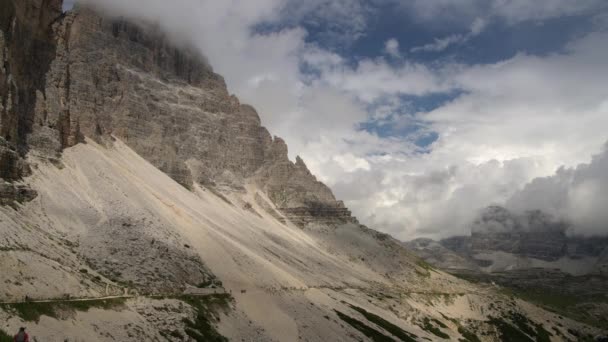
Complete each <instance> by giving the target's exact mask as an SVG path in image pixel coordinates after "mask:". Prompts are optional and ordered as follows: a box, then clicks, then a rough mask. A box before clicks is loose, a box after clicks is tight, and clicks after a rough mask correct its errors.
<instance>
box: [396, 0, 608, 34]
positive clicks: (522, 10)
mask: <svg viewBox="0 0 608 342" xmlns="http://www.w3.org/2000/svg"><path fill="white" fill-rule="evenodd" d="M392 1H393V2H394V3H396V4H398V5H399V6H401V7H402V8H403V9H404V11H405V13H410V14H411V17H412V18H413V19H415V20H419V21H424V22H427V23H433V24H434V25H438V26H445V25H456V26H460V27H464V26H465V25H469V24H470V23H471V21H472V20H474V19H475V18H479V17H481V18H498V19H501V20H505V21H506V22H507V23H509V24H517V23H520V22H523V21H528V20H536V21H542V20H546V19H551V18H558V17H563V16H573V15H582V14H595V13H597V12H598V9H600V8H603V9H606V8H607V4H606V2H605V1H604V0H582V1H571V0H544V1H529V0H392Z"/></svg>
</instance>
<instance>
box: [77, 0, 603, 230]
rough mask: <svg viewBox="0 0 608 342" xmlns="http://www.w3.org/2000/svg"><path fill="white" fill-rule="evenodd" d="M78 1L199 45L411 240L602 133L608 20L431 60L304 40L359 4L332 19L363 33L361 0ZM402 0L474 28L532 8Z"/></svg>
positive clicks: (505, 192)
mask: <svg viewBox="0 0 608 342" xmlns="http://www.w3.org/2000/svg"><path fill="white" fill-rule="evenodd" d="M82 1H83V2H88V3H91V4H94V5H96V6H100V7H103V8H105V9H106V10H109V11H111V12H112V13H115V14H117V15H122V16H132V17H143V18H144V19H147V20H152V21H156V22H158V23H159V24H160V25H161V26H162V27H163V28H164V29H165V30H166V31H167V32H168V33H170V34H171V35H173V36H174V37H177V38H180V39H181V40H183V41H186V42H189V43H190V44H193V45H194V46H195V47H198V48H199V49H200V50H201V51H202V52H203V53H204V54H205V56H206V57H207V58H208V60H209V62H210V64H211V65H212V66H213V68H214V69H215V70H216V71H217V72H218V73H220V74H222V75H223V76H224V77H225V79H226V81H227V84H228V86H229V90H230V91H231V92H233V93H235V94H236V95H238V96H239V98H240V99H241V100H242V102H245V103H250V104H252V105H254V106H255V107H256V108H257V109H258V111H259V113H260V115H261V117H262V121H263V123H264V125H266V126H267V127H268V128H269V129H270V130H271V132H272V133H273V134H277V135H280V136H282V137H284V138H285V139H286V141H287V143H288V145H289V148H290V155H291V156H292V157H295V155H296V154H299V155H301V156H302V157H303V159H304V160H305V161H306V163H307V164H308V166H309V168H310V169H311V171H313V172H314V173H315V174H317V175H318V176H319V178H320V179H321V180H323V181H324V182H326V183H327V184H328V185H330V186H331V187H332V188H333V189H334V191H335V192H336V194H337V196H338V197H340V198H342V199H344V200H346V203H347V205H348V206H349V207H351V208H352V209H353V212H354V213H355V214H356V215H357V216H358V217H359V218H360V220H361V221H362V222H364V223H366V224H368V225H370V226H372V227H374V228H376V229H379V230H383V231H385V232H389V233H392V234H393V235H395V236H396V237H397V238H401V239H404V240H409V239H412V238H414V237H419V236H426V237H445V236H449V235H453V234H459V233H464V232H466V231H468V229H469V226H468V225H469V223H470V222H471V220H472V219H473V218H474V216H475V214H476V213H477V210H479V209H480V208H483V207H485V206H487V205H489V204H492V203H497V204H504V203H505V201H507V200H508V199H509V198H512V197H513V196H515V194H516V193H517V192H518V191H519V190H521V189H522V188H524V186H525V185H526V184H527V183H528V182H529V181H530V180H531V179H534V178H537V177H547V176H550V175H552V174H553V173H554V171H555V169H556V168H557V167H558V166H560V165H565V166H566V168H568V167H574V166H575V165H577V164H579V163H582V162H585V161H586V158H588V157H589V156H590V155H591V152H590V151H596V150H597V147H598V146H600V145H601V144H603V143H604V142H605V141H606V139H607V138H608V137H607V136H606V135H607V133H606V132H605V129H606V127H608V88H607V87H605V80H606V76H607V75H606V72H605V70H608V45H607V44H606V42H607V41H608V36H607V34H606V33H605V32H596V33H592V34H588V35H586V36H584V37H579V38H577V39H576V40H573V41H572V42H571V44H570V45H569V46H567V48H566V49H565V50H564V51H562V52H560V53H556V54H551V55H547V56H541V57H539V56H531V55H523V54H520V55H517V56H515V57H513V58H511V59H509V60H505V61H501V62H498V63H493V64H484V65H458V64H450V63H445V64H441V65H435V64H434V65H428V64H422V63H420V62H413V61H410V60H407V59H406V58H403V57H402V58H399V59H398V60H399V63H390V62H389V61H387V60H386V59H385V56H380V57H377V58H360V59H358V60H356V61H352V60H349V58H348V56H342V55H340V54H338V53H336V52H335V51H333V50H332V49H328V48H324V47H322V46H320V44H317V43H314V42H310V41H308V40H307V37H309V36H310V34H311V33H310V32H307V31H306V30H305V29H304V28H303V26H302V25H300V24H299V23H300V22H301V21H306V22H307V23H308V24H309V25H310V23H311V22H312V23H314V22H315V21H318V23H319V25H320V26H319V27H330V28H329V30H332V29H331V21H332V18H334V17H335V18H336V19H339V18H347V17H349V16H351V17H353V18H356V20H353V22H354V24H353V25H351V26H350V27H347V25H349V24H343V23H341V22H342V19H339V20H335V21H334V22H335V23H339V24H336V25H338V26H340V28H338V29H335V30H333V32H337V33H338V34H340V32H342V33H344V32H358V33H357V34H363V35H364V34H365V33H364V30H365V27H366V25H367V22H366V15H367V16H368V17H369V13H370V12H369V10H370V9H369V8H368V7H367V6H363V5H361V6H358V5H353V4H357V3H362V1H358V0H342V1H338V2H332V1H329V0H315V1H311V2H301V1H300V2H297V3H296V2H295V1H291V0H258V1H251V0H226V1H211V0H175V1H171V2H168V1H166V0H146V1H144V0H132V1H123V0H82ZM391 1H399V0H391ZM591 2H593V1H591ZM370 3H374V1H372V2H370ZM408 3H410V5H411V6H415V11H417V12H416V13H418V14H421V13H427V12H428V13H435V14H434V15H436V17H435V18H441V19H442V20H443V18H448V17H451V15H452V14H454V13H459V12H461V13H464V14H466V16H465V15H463V16H462V17H463V18H466V21H467V22H466V24H465V25H466V26H467V27H468V30H469V31H468V32H469V33H468V34H471V35H472V34H479V33H480V32H482V31H483V24H481V22H478V23H477V24H476V23H475V22H474V21H475V18H492V17H493V16H498V15H500V16H502V17H503V18H511V17H513V18H516V17H518V16H520V18H519V20H523V19H522V18H524V17H525V16H521V15H522V13H523V12H526V11H527V10H529V9H528V8H527V7H526V6H528V5H526V4H524V3H523V2H519V1H507V2H505V1H498V0H496V1H491V2H488V4H486V5H484V4H481V3H482V2H481V1H477V0H465V1H457V2H455V1H451V0H433V1H430V0H424V1H409V2H408ZM455 3H458V4H460V5H459V6H457V7H458V9H456V10H453V12H452V11H451V10H450V9H451V7H453V6H454V4H455ZM518 3H519V4H520V5H518V6H515V4H518ZM529 3H530V4H538V7H540V9H538V8H536V7H535V8H536V9H535V10H530V13H531V14H528V15H527V17H528V18H541V17H547V16H556V15H558V13H562V14H563V13H580V12H581V11H587V10H588V8H587V7H586V6H587V5H583V3H585V4H588V3H590V2H569V1H558V0H555V1H554V4H555V6H548V5H546V3H551V2H550V1H549V2H543V4H540V3H539V2H529ZM567 3H571V5H568V4H567ZM410 5H408V6H410ZM435 5H436V6H438V7H433V6H435ZM530 6H531V5H530ZM522 8H526V11H524V10H523V9H522ZM437 11H439V12H437ZM520 12H521V13H520ZM327 13H334V14H333V15H332V16H330V17H327ZM366 13H367V14H366ZM524 14H525V13H524ZM422 17H423V16H422V15H421V18H422ZM423 19H424V18H423ZM509 20H511V19H509ZM513 20H515V19H513ZM328 21H329V22H330V23H328ZM346 21H348V20H346ZM471 23H473V25H471ZM328 25H329V26H328ZM345 25H346V26H345ZM261 26H263V27H267V26H268V27H276V29H272V30H263V29H260V27H261ZM393 47H394V45H393ZM391 50H394V52H397V49H393V48H391ZM383 53H384V51H378V54H379V55H383ZM302 66H306V68H304V69H306V70H307V71H306V72H304V71H303V68H302ZM446 93H447V94H455V95H453V96H452V97H451V98H450V100H449V101H447V102H445V103H443V104H441V105H440V106H438V107H437V108H434V109H432V110H430V111H428V112H426V111H420V112H419V111H418V110H416V108H414V107H410V106H408V100H407V99H408V98H410V97H415V98H425V97H427V96H433V95H436V94H446ZM370 119H372V120H377V121H382V122H383V124H385V125H387V126H391V127H405V128H407V127H409V126H410V125H411V123H416V124H417V125H422V127H423V129H424V131H425V132H435V133H436V134H437V135H438V137H439V138H438V140H437V141H435V142H433V143H432V144H431V145H430V146H428V147H427V148H426V149H425V150H424V151H422V152H421V151H420V148H419V147H418V146H416V144H415V143H414V141H412V136H410V135H401V136H395V135H389V136H381V135H377V134H373V133H370V132H368V131H365V130H361V129H360V127H361V126H360V124H361V123H362V122H365V121H368V120H370ZM414 135H415V134H414ZM589 184H592V183H589ZM577 189H578V190H577V191H576V192H573V194H577V195H576V196H578V197H576V198H584V199H590V198H596V197H597V196H598V195H596V194H595V193H593V191H592V187H591V185H586V186H582V187H577ZM590 189H591V190H590ZM572 196H574V195H572ZM594 196H595V197H594ZM573 198H574V197H573ZM577 203H588V201H587V202H585V201H582V202H577ZM591 204H593V203H591ZM588 208H592V209H593V208H595V207H593V206H588ZM590 210H591V209H590ZM593 210H595V209H593ZM577 212H578V213H583V212H584V211H582V210H578V211H577ZM594 212H595V211H594Z"/></svg>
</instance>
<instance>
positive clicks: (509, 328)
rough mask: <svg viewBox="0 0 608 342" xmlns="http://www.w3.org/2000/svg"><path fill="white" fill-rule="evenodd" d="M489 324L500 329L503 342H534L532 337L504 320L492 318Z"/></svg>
mask: <svg viewBox="0 0 608 342" xmlns="http://www.w3.org/2000/svg"><path fill="white" fill-rule="evenodd" d="M489 323H490V324H492V325H493V326H495V327H496V328H497V329H498V333H499V334H500V340H501V341H518V342H534V340H533V339H532V338H530V336H528V335H526V334H524V333H523V332H521V331H520V330H519V329H517V328H516V327H514V326H513V325H511V324H509V323H507V322H506V321H505V320H503V319H500V318H494V317H492V318H490V321H489Z"/></svg>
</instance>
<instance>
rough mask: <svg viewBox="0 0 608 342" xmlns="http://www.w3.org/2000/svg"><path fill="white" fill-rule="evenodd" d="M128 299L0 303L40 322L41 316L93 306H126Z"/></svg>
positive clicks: (27, 319) (20, 315)
mask: <svg viewBox="0 0 608 342" xmlns="http://www.w3.org/2000/svg"><path fill="white" fill-rule="evenodd" d="M125 301H126V299H124V298H114V299H100V300H87V301H54V302H45V303H16V304H0V308H2V309H3V310H5V311H7V312H14V313H15V314H16V315H17V316H19V317H21V319H23V320H24V321H26V322H38V321H39V320H40V317H41V316H48V317H52V318H57V317H58V314H59V313H60V312H66V311H83V312H86V311H89V310H90V309H91V308H99V309H103V310H113V309H116V308H119V307H122V306H124V304H125Z"/></svg>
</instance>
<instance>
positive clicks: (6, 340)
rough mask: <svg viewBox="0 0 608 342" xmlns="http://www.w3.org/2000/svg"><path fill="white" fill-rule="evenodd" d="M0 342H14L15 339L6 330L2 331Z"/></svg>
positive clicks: (0, 332)
mask: <svg viewBox="0 0 608 342" xmlns="http://www.w3.org/2000/svg"><path fill="white" fill-rule="evenodd" d="M0 342H13V338H12V337H11V336H10V335H9V334H7V333H6V332H5V331H4V330H1V329H0Z"/></svg>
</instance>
